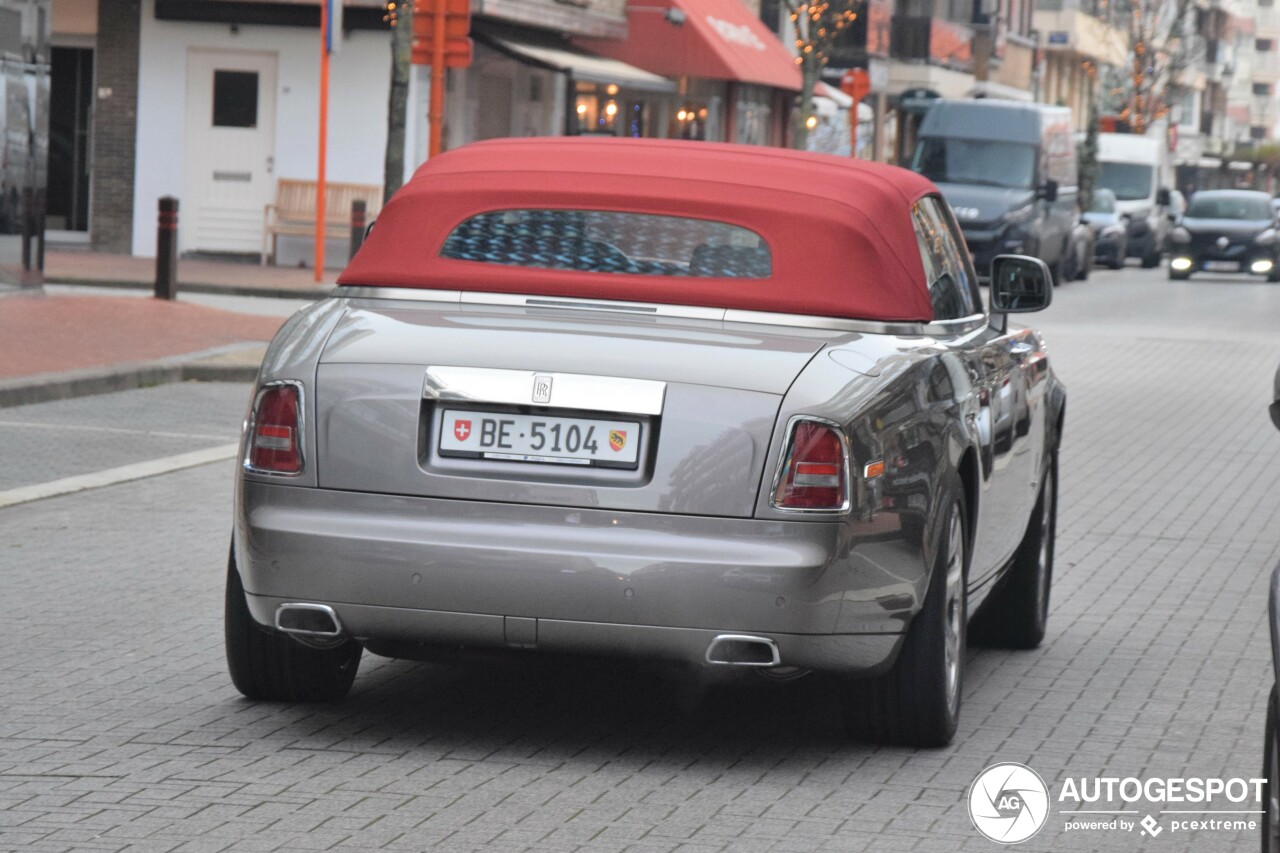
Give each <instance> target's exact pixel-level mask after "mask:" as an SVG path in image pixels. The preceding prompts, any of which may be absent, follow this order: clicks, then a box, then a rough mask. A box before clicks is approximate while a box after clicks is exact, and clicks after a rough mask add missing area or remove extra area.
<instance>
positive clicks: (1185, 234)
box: [1169, 225, 1191, 243]
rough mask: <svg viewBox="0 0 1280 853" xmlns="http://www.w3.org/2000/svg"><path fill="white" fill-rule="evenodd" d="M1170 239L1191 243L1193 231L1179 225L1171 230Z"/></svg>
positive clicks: (1172, 241)
mask: <svg viewBox="0 0 1280 853" xmlns="http://www.w3.org/2000/svg"><path fill="white" fill-rule="evenodd" d="M1169 241H1170V242H1171V243H1190V242H1191V232H1190V231H1188V230H1187V229H1185V228H1183V227H1182V226H1181V225H1179V226H1178V227H1177V228H1175V229H1173V230H1172V231H1170V232H1169Z"/></svg>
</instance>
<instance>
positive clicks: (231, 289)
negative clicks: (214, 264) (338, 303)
mask: <svg viewBox="0 0 1280 853" xmlns="http://www.w3.org/2000/svg"><path fill="white" fill-rule="evenodd" d="M45 284H72V285H76V286H77V287H102V288H106V289H108V290H148V291H152V290H155V286H156V283H155V282H154V281H104V280H102V279H97V278H76V277H75V276H56V277H50V278H48V279H46V280H45ZM336 286H337V285H323V286H313V287H258V286H256V285H251V284H204V283H201V282H189V283H184V282H178V293H180V294H181V293H184V292H185V293H212V294H221V295H223V296H260V297H264V298H267V299H325V298H327V297H330V296H332V295H333V288H334V287H336Z"/></svg>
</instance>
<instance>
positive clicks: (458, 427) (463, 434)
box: [453, 420, 471, 441]
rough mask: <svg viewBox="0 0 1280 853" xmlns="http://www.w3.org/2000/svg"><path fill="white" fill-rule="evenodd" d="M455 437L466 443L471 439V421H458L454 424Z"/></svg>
mask: <svg viewBox="0 0 1280 853" xmlns="http://www.w3.org/2000/svg"><path fill="white" fill-rule="evenodd" d="M453 437H454V438H456V439H458V441H466V440H467V439H468V438H470V437H471V421H463V420H457V421H454V422H453Z"/></svg>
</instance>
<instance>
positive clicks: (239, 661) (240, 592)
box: [224, 548, 361, 702]
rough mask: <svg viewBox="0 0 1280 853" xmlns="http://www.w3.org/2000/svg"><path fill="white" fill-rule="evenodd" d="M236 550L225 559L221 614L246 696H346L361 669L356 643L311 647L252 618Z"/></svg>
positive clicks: (234, 676) (236, 678) (232, 666)
mask: <svg viewBox="0 0 1280 853" xmlns="http://www.w3.org/2000/svg"><path fill="white" fill-rule="evenodd" d="M244 595H245V593H244V585H243V584H242V583H241V581H240V572H239V570H238V569H237V568H236V557H235V549H234V548H233V549H232V552H231V556H230V557H229V558H228V560H227V588H226V605H225V614H224V617H225V618H224V628H225V634H226V649H227V668H228V669H229V670H230V671H231V681H232V682H233V683H234V684H235V686H236V689H237V690H239V691H240V692H241V693H243V694H244V695H245V696H247V697H249V698H250V699H265V700H272V701H282V702H334V701H337V700H339V699H341V698H343V697H344V696H346V695H347V691H349V690H350V689H351V682H353V681H354V680H355V677H356V670H357V669H359V668H360V652H361V648H360V644H359V643H357V642H355V641H354V640H345V641H342V642H341V643H339V644H338V645H335V646H332V647H329V648H311V647H309V646H304V645H302V644H301V643H299V642H298V641H296V640H294V639H293V638H291V637H289V636H286V635H284V634H280V633H277V632H275V631H269V630H267V629H266V628H263V627H262V626H261V625H259V624H258V623H257V622H255V621H254V619H253V616H252V615H250V613H249V606H248V605H247V604H246V603H245V597H244Z"/></svg>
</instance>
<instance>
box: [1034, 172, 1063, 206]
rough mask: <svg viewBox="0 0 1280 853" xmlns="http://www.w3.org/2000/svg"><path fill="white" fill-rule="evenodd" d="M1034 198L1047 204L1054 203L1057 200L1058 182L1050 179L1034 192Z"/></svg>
mask: <svg viewBox="0 0 1280 853" xmlns="http://www.w3.org/2000/svg"><path fill="white" fill-rule="evenodd" d="M1036 198H1040V199H1044V200H1045V201H1047V202H1050V203H1052V202H1055V201H1057V200H1058V182H1057V181H1055V180H1053V179H1052V178H1050V179H1049V180H1047V181H1045V182H1044V184H1043V185H1041V186H1040V187H1039V188H1038V189H1037V190H1036Z"/></svg>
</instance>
